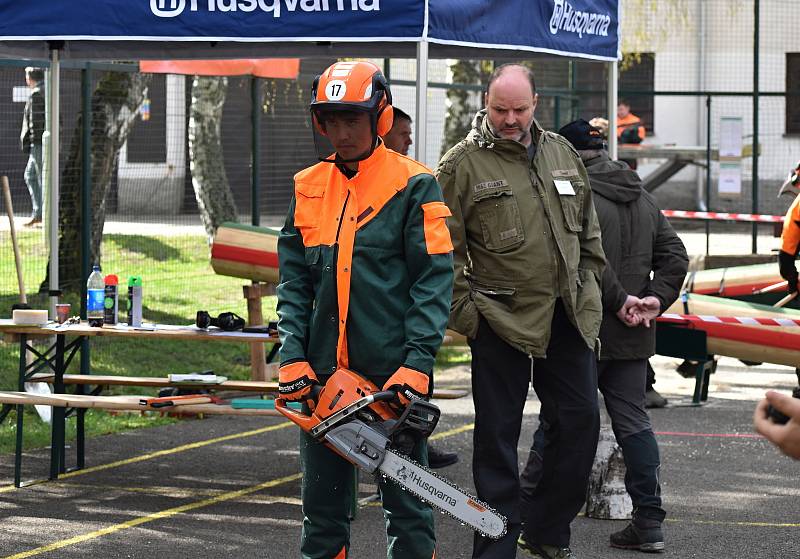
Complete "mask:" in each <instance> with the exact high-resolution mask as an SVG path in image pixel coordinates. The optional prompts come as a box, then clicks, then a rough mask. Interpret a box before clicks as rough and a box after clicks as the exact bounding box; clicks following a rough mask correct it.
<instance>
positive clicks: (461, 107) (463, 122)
mask: <svg viewBox="0 0 800 559" xmlns="http://www.w3.org/2000/svg"><path fill="white" fill-rule="evenodd" d="M492 70H493V64H492V63H491V62H488V61H485V60H484V61H481V60H457V61H456V62H454V63H453V64H452V65H451V66H450V71H451V72H452V73H453V83H460V84H472V85H476V84H477V85H485V84H486V81H487V80H488V79H489V75H490V74H491V73H492ZM481 108H483V95H482V94H480V93H478V92H474V91H467V90H465V89H448V90H447V115H446V116H445V120H444V137H443V138H442V153H441V155H444V154H445V153H446V152H447V150H449V149H450V148H451V147H453V146H454V145H456V144H457V143H458V142H460V141H461V140H463V139H464V137H465V136H466V135H467V133H468V132H469V131H470V130H471V129H472V119H473V117H474V116H475V113H476V112H477V111H478V110H479V109H481Z"/></svg>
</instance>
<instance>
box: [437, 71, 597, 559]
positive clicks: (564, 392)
mask: <svg viewBox="0 0 800 559" xmlns="http://www.w3.org/2000/svg"><path fill="white" fill-rule="evenodd" d="M536 101H537V95H536V88H535V84H534V79H533V74H532V73H531V71H530V70H529V69H527V68H525V67H524V66H521V65H518V64H507V65H503V66H500V67H499V68H497V69H496V70H495V71H494V73H493V74H492V76H491V77H490V78H489V82H488V85H487V88H486V94H485V102H486V108H485V109H484V110H481V111H479V112H478V114H477V115H476V117H475V119H474V121H473V128H472V131H471V132H470V133H469V134H468V135H467V137H466V138H465V139H464V140H462V141H461V142H460V143H458V144H457V145H456V146H455V147H453V148H452V149H451V150H450V151H448V152H447V154H445V155H444V157H443V158H442V160H441V161H440V162H439V166H438V167H437V169H436V171H435V174H436V176H437V178H438V179H439V182H440V183H441V185H442V189H443V190H444V196H445V201H446V202H447V205H448V207H449V208H450V210H451V211H452V212H453V217H452V218H451V219H450V220H449V222H448V223H449V225H450V234H451V237H452V239H453V246H454V253H453V258H454V266H455V282H454V286H453V302H452V304H451V307H450V327H451V328H453V329H454V330H456V331H458V332H460V333H462V334H464V335H466V336H467V338H468V340H469V344H470V347H471V349H472V394H473V398H474V401H475V432H474V454H473V476H474V480H475V487H476V489H477V491H478V496H479V497H480V498H481V499H483V500H485V501H486V502H488V503H489V504H490V505H492V506H493V507H495V508H497V509H498V510H499V511H500V512H501V513H502V514H504V515H505V516H506V517H507V518H508V522H509V526H508V534H507V535H506V536H505V537H504V538H502V539H500V540H498V541H494V540H490V539H488V538H484V537H481V536H479V535H477V534H476V536H475V541H474V546H473V557H481V558H490V557H491V558H500V559H505V558H508V557H514V556H515V554H516V546H517V537H518V536H519V535H520V531H521V524H522V522H523V521H524V522H525V528H524V535H523V538H522V539H521V540H520V545H522V546H523V548H524V549H526V550H527V551H529V552H530V553H532V554H533V556H534V557H541V558H544V559H551V558H559V559H561V558H568V557H574V555H573V553H572V552H571V551H570V549H569V541H570V523H571V522H572V520H573V519H574V518H575V516H576V515H577V513H578V511H579V510H580V509H581V506H582V505H583V502H584V497H585V494H586V485H587V481H588V477H589V473H590V471H591V467H592V462H593V459H594V454H595V450H596V446H597V437H598V431H599V424H600V421H599V413H598V404H597V380H596V373H595V352H594V350H595V346H596V343H597V335H598V331H599V328H600V320H601V313H602V308H601V302H600V287H599V285H600V278H601V277H602V273H603V267H604V262H605V260H604V256H603V249H602V246H601V242H600V227H599V225H598V223H597V216H596V215H595V210H594V205H593V204H592V194H591V190H590V189H589V180H588V178H587V176H586V170H585V169H584V167H583V164H582V163H581V161H580V158H579V157H578V155H577V153H576V152H575V150H574V149H573V148H572V147H571V146H570V145H569V143H568V142H567V141H566V140H564V139H563V138H561V137H560V136H558V135H557V134H552V133H549V132H544V131H543V130H542V129H541V127H540V126H539V124H538V123H537V122H536V121H535V120H534V110H535V108H536ZM531 381H532V383H533V387H534V390H535V391H536V394H537V395H538V397H539V400H540V401H541V404H542V410H545V411H547V413H548V415H549V416H550V417H552V418H553V421H552V422H551V423H550V427H551V428H550V429H549V430H548V431H547V433H546V435H545V438H546V444H545V457H544V472H543V479H542V483H541V484H539V487H538V488H537V491H536V494H535V496H534V499H533V500H532V502H531V503H530V504H529V506H527V507H525V508H524V509H521V508H520V506H519V497H520V492H519V471H518V465H517V464H518V462H517V444H518V442H519V435H520V430H521V424H522V417H523V415H522V412H523V407H524V405H525V401H526V398H527V395H528V388H529V384H530V383H531Z"/></svg>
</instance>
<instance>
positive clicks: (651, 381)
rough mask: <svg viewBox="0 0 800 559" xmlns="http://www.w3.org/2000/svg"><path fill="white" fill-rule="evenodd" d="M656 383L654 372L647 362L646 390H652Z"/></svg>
mask: <svg viewBox="0 0 800 559" xmlns="http://www.w3.org/2000/svg"><path fill="white" fill-rule="evenodd" d="M655 383H656V372H655V371H654V370H653V366H652V365H651V364H650V361H648V362H647V390H653V385H654V384H655Z"/></svg>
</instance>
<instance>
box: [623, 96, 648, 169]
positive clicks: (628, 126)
mask: <svg viewBox="0 0 800 559" xmlns="http://www.w3.org/2000/svg"><path fill="white" fill-rule="evenodd" d="M644 137H645V129H644V124H642V119H640V118H639V117H638V116H636V115H635V114H633V113H632V112H631V104H630V103H629V102H628V101H627V100H625V99H620V100H619V102H618V103H617V140H619V143H620V144H641V143H642V141H643V140H644ZM620 161H622V162H624V163H627V164H628V166H629V167H630V168H631V169H633V170H634V171H635V170H636V167H637V163H636V159H620Z"/></svg>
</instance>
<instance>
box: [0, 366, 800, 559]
mask: <svg viewBox="0 0 800 559" xmlns="http://www.w3.org/2000/svg"><path fill="white" fill-rule="evenodd" d="M654 364H655V366H656V370H657V375H658V376H657V378H658V382H657V384H656V387H657V388H658V389H659V390H660V391H661V392H662V393H663V394H665V395H666V396H667V397H668V398H669V399H670V405H669V407H667V408H664V409H658V410H652V412H653V413H652V417H653V422H654V426H655V429H656V431H657V432H658V433H659V435H658V440H659V444H660V446H661V453H662V469H661V477H662V487H663V495H664V506H665V508H666V509H667V510H668V514H669V516H668V519H667V522H666V524H665V531H666V541H667V552H666V553H665V554H664V556H668V557H687V558H689V557H704V558H705V557H711V558H718V557H719V558H722V557H725V558H728V557H781V558H788V557H798V556H800V487H799V485H800V462H796V461H793V460H791V459H789V458H786V457H784V456H783V455H781V454H779V452H778V451H777V450H775V449H774V448H773V447H772V446H771V445H770V444H769V443H768V442H767V441H765V440H764V439H761V438H760V437H758V436H756V435H755V434H754V433H753V429H752V420H751V418H752V410H753V407H754V405H755V402H756V400H757V399H759V398H760V397H761V396H762V394H763V392H764V389H765V388H776V389H780V390H790V389H791V388H792V386H793V385H794V384H795V383H796V380H795V376H794V374H793V370H791V369H789V368H787V367H779V366H769V365H762V366H759V367H745V366H744V365H742V364H741V363H739V362H738V361H735V360H732V359H723V360H721V361H720V364H719V367H718V370H717V373H716V374H715V375H714V376H712V383H711V396H710V398H709V401H708V403H707V404H706V405H704V406H702V407H691V406H684V405H682V403H683V402H686V401H688V400H689V397H690V394H691V388H692V382H693V381H687V380H685V379H683V378H681V377H680V376H679V375H677V373H675V372H674V366H675V365H676V364H677V361H676V360H672V359H667V358H655V360H654ZM437 383H438V385H440V386H449V387H463V386H469V370H468V368H467V367H465V366H462V367H455V368H453V369H448V370H445V371H442V372H440V373H438V381H437ZM438 403H439V404H440V406H441V408H442V410H443V416H442V421H441V424H440V427H439V428H438V429H437V433H436V434H435V435H434V437H436V440H435V441H434V444H437V445H438V446H439V447H440V448H443V449H447V450H455V451H457V452H458V453H459V454H460V457H461V460H460V462H459V463H458V464H456V465H455V466H452V467H449V468H446V469H444V470H440V472H441V473H442V474H443V475H445V476H446V477H448V478H450V479H452V480H453V481H455V482H457V483H458V484H460V485H461V486H462V487H465V488H471V487H472V478H471V470H470V463H471V454H472V453H471V440H472V420H473V415H472V414H473V408H472V400H471V398H470V397H466V398H462V399H460V400H450V401H438ZM537 411H538V402H537V401H536V398H535V395H534V393H533V392H532V391H531V393H530V397H529V402H528V405H527V406H526V415H525V422H524V427H523V435H522V438H521V440H520V456H521V457H522V458H523V459H524V457H525V456H526V455H527V447H528V445H529V442H530V440H531V436H532V432H533V429H534V428H535V423H536V412H537ZM297 441H298V431H297V429H296V428H295V427H293V426H289V425H288V424H287V423H286V422H284V421H282V420H280V419H278V418H274V419H273V418H266V419H252V418H239V417H236V418H234V417H218V418H213V419H202V420H197V419H190V420H184V421H180V422H179V423H177V424H175V425H169V426H163V427H157V428H152V429H144V430H137V431H130V432H126V433H123V434H119V435H111V436H105V437H99V438H94V439H91V440H89V441H88V442H87V454H86V458H87V460H86V465H87V468H86V469H84V470H81V471H78V472H74V473H71V474H67V475H64V476H62V477H61V479H59V480H58V481H57V482H48V483H41V484H36V485H32V486H29V487H26V488H22V489H14V488H13V487H10V486H9V485H10V483H11V480H12V475H13V457H12V456H9V455H4V456H2V457H0V515H1V516H2V522H0V556H2V557H12V558H22V557H41V558H64V559H71V558H78V557H81V558H83V557H111V558H117V557H120V558H123V557H124V558H147V559H152V558H153V557H169V558H178V559H182V558H187V559H188V558H193V559H194V558H197V559H206V558H222V557H226V558H227V557H236V558H250V557H253V558H255V557H259V558H276V559H277V558H284V557H298V556H299V553H298V540H299V534H300V526H301V521H302V513H301V507H300V501H299V497H300V476H301V474H300V467H299V460H298V453H297V450H296V448H297ZM70 451H71V452H70V453H69V455H68V463H69V462H70V461H74V452H72V451H74V449H70ZM47 457H48V453H47V449H38V450H37V449H32V450H30V451H27V452H26V453H25V455H24V462H23V466H24V477H25V478H26V479H30V478H36V477H43V476H45V475H46V472H47ZM361 481H362V483H361V490H362V496H364V497H366V496H369V495H370V494H372V493H373V491H374V489H373V487H374V486H373V485H372V484H371V483H370V482H369V480H368V479H364V477H362V480H361ZM624 525H625V522H624V521H608V520H595V519H588V518H584V517H583V516H580V517H579V518H577V519H576V520H575V522H574V523H573V538H572V547H573V550H574V551H575V552H576V553H577V556H578V557H580V558H581V559H586V558H599V559H602V558H611V557H615V558H616V557H623V558H624V557H631V558H633V557H640V556H642V555H641V554H639V553H638V552H634V551H622V550H615V549H612V548H610V547H608V534H609V533H611V532H613V531H615V530H618V529H621V528H622V527H624ZM437 538H438V549H437V557H439V558H442V559H446V558H461V557H469V556H470V552H471V542H472V534H471V532H470V531H469V530H468V529H466V528H465V527H463V526H460V525H459V523H458V522H456V521H454V520H452V519H450V518H449V517H445V516H441V517H438V518H437ZM385 556H386V552H385V535H384V523H383V518H382V512H381V509H380V508H379V506H377V505H376V504H375V503H372V504H368V505H365V506H363V507H361V508H360V509H359V511H358V514H357V517H356V519H355V520H354V522H353V523H352V546H351V552H350V557H351V558H358V559H362V558H363V559H377V558H380V557H385ZM518 557H526V555H525V554H524V553H522V552H520V553H519V555H518Z"/></svg>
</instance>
